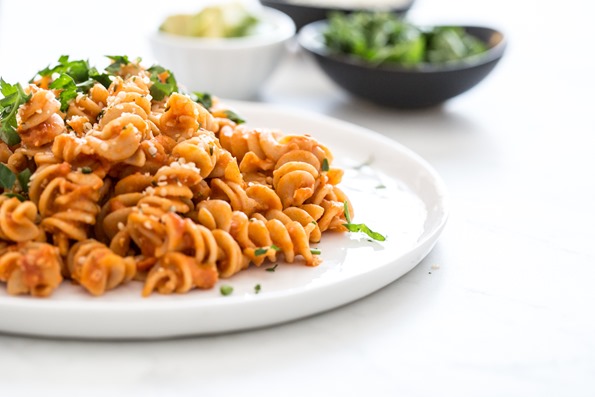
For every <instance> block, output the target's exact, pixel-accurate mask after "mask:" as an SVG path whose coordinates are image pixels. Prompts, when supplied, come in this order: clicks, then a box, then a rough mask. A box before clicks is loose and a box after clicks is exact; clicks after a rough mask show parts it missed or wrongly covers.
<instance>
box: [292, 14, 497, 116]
mask: <svg viewBox="0 0 595 397" xmlns="http://www.w3.org/2000/svg"><path fill="white" fill-rule="evenodd" d="M298 39H299V42H300V45H301V46H302V48H304V49H305V50H306V51H308V52H310V53H311V54H313V56H314V57H315V59H316V60H317V62H318V64H319V65H320V66H321V68H322V69H323V70H324V72H325V73H326V74H327V75H328V76H329V77H330V78H331V79H332V80H333V81H334V82H335V83H337V84H338V85H339V86H341V87H342V88H344V89H345V90H347V91H349V92H351V93H352V94H354V95H356V96H358V97H362V98H366V99H368V100H371V101H373V102H376V103H378V104H382V105H387V106H393V107H400V108H420V107H429V106H434V105H438V104H440V103H442V102H444V101H446V100H448V99H450V98H452V97H454V96H457V95H459V94H461V93H463V92H465V91H467V90H469V89H470V88H472V87H473V86H475V85H476V84H477V83H479V82H480V81H481V80H483V79H484V78H485V76H487V75H488V74H489V73H490V71H491V70H492V69H493V68H494V67H495V66H496V64H497V63H498V61H499V60H500V58H501V57H502V55H503V54H504V49H505V46H506V42H505V40H504V37H503V35H502V34H501V33H500V32H498V31H496V30H494V29H490V28H487V27H476V26H434V27H423V28H422V27H418V26H415V25H413V24H411V23H408V22H406V21H404V20H403V19H402V18H400V17H399V16H397V15H395V14H391V13H365V12H361V13H353V14H349V15H345V14H339V13H333V14H330V15H329V19H328V20H325V21H318V22H314V23H312V24H309V25H307V26H305V27H304V28H303V29H302V31H300V34H299V38H298Z"/></svg>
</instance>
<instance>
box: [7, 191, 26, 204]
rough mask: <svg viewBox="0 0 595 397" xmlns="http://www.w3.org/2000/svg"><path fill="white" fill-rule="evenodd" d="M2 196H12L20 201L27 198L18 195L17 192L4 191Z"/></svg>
mask: <svg viewBox="0 0 595 397" xmlns="http://www.w3.org/2000/svg"><path fill="white" fill-rule="evenodd" d="M3 196H6V197H9V198H13V197H14V198H16V199H17V200H19V201H20V202H21V203H22V202H23V201H26V200H27V199H26V198H25V197H24V196H22V195H20V194H18V193H4V194H3Z"/></svg>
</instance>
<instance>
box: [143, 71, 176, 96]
mask: <svg viewBox="0 0 595 397" xmlns="http://www.w3.org/2000/svg"><path fill="white" fill-rule="evenodd" d="M147 71H148V72H149V73H151V81H152V82H153V85H152V86H151V88H150V92H151V95H152V96H153V99H155V100H156V101H160V100H162V99H163V98H165V97H166V96H169V95H171V94H172V93H173V92H177V91H178V83H177V82H176V78H175V77H174V75H173V73H172V72H171V71H169V70H167V69H165V68H164V67H163V66H159V65H153V66H151V67H150V68H149V69H147Z"/></svg>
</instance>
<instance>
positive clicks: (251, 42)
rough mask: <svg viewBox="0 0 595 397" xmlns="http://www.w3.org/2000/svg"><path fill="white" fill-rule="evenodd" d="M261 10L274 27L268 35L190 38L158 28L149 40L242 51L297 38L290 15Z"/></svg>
mask: <svg viewBox="0 0 595 397" xmlns="http://www.w3.org/2000/svg"><path fill="white" fill-rule="evenodd" d="M261 10H262V11H261V13H259V15H258V16H259V17H261V18H264V20H266V22H270V23H271V24H272V25H273V30H272V31H270V32H269V33H267V34H254V35H248V36H242V37H189V36H182V35H177V34H173V33H168V32H163V31H161V30H159V28H157V29H155V30H154V31H153V32H151V34H150V36H149V38H150V39H151V40H153V41H154V42H160V43H162V44H166V45H170V46H175V47H184V48H191V49H192V48H210V49H222V48H226V49H227V48H229V49H241V48H253V47H260V46H266V45H272V44H276V43H281V42H284V41H286V40H288V39H290V38H292V37H293V36H295V34H296V26H295V23H294V22H293V20H292V19H291V18H290V17H289V15H287V14H285V13H284V12H281V11H279V10H276V9H274V8H271V7H264V6H263V7H261Z"/></svg>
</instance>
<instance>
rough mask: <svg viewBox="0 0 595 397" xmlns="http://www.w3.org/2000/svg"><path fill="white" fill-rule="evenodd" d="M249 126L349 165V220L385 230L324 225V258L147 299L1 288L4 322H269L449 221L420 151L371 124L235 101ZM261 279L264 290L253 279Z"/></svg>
mask: <svg viewBox="0 0 595 397" xmlns="http://www.w3.org/2000/svg"><path fill="white" fill-rule="evenodd" d="M233 106H234V107H235V109H236V110H237V112H238V113H239V114H240V115H242V116H243V117H244V118H246V119H247V120H248V123H249V124H250V125H254V126H259V127H267V128H269V127H270V128H280V129H282V130H283V131H284V132H286V133H307V134H311V135H312V136H314V137H316V138H318V139H319V140H320V141H321V142H323V143H325V144H326V145H327V146H329V148H330V149H331V150H332V151H333V154H334V155H335V162H334V164H333V165H338V166H341V167H343V168H344V169H345V171H346V172H345V177H344V179H343V182H342V184H341V186H342V187H343V188H344V191H345V192H346V193H347V194H348V195H349V197H350V199H351V201H352V203H353V206H354V208H355V217H354V219H353V220H352V221H353V223H365V224H367V225H368V226H369V227H370V228H372V229H373V230H375V231H377V232H380V233H382V234H384V235H387V236H388V237H387V240H386V241H385V242H375V241H371V240H369V238H368V237H367V236H365V235H360V234H336V233H335V234H324V235H323V239H322V242H321V243H320V244H317V245H316V247H318V248H320V250H321V252H322V254H321V258H322V259H323V262H322V264H320V265H319V266H318V267H315V268H309V267H306V266H304V265H302V264H301V263H294V264H284V263H281V264H279V266H278V267H277V268H276V270H275V271H274V272H271V271H267V270H266V268H269V267H271V265H270V264H265V265H263V266H261V267H260V268H251V269H249V270H247V271H244V272H241V273H240V274H238V275H236V276H234V277H232V278H231V279H228V280H224V281H222V282H220V284H228V285H231V286H233V288H234V291H233V294H232V295H229V296H223V295H221V294H220V292H219V286H217V287H216V288H214V289H212V290H208V291H201V290H194V291H192V292H191V293H188V294H184V295H167V296H161V295H158V294H154V295H152V296H151V297H149V298H141V296H140V290H141V284H140V283H136V282H133V283H130V284H128V285H126V286H124V287H120V288H118V289H116V290H114V291H111V292H108V293H107V294H105V295H104V296H101V297H97V298H95V297H92V296H90V295H89V294H87V293H86V292H84V291H83V290H82V289H81V288H80V287H75V286H73V285H70V284H69V283H68V282H66V283H64V284H63V285H61V286H60V288H59V289H58V290H57V291H56V292H55V293H54V294H53V295H52V296H51V297H50V298H47V299H37V298H31V297H27V296H18V297H13V296H8V295H7V294H6V291H5V288H4V287H3V286H1V287H0V331H4V332H11V333H20V334H29V335H42V336H52V337H76V338H102V339H103V338H105V339H107V338H118V339H129V338H158V337H173V336H180V335H199V334H211V333H219V332H226V331H237V330H243V329H249V328H254V327H261V326H268V325H272V324H278V323H281V322H286V321H290V320H295V319H299V318H302V317H305V316H309V315H313V314H316V313H320V312H323V311H325V310H329V309H333V308H336V307H338V306H340V305H343V304H346V303H349V302H352V301H354V300H357V299H359V298H362V297H364V296H366V295H368V294H370V293H372V292H374V291H377V290H378V289H380V288H382V287H384V286H385V285H387V284H389V283H391V282H393V281H394V280H396V279H397V278H399V277H401V276H402V275H404V274H405V273H407V272H408V271H409V270H411V269H412V268H413V267H414V266H415V265H416V264H418V263H419V262H420V261H421V260H422V259H423V258H424V257H425V256H426V255H427V254H428V252H429V251H430V250H431V249H432V247H433V246H434V244H435V242H436V240H437V239H438V236H439V234H440V232H441V230H442V228H443V226H444V224H445V222H446V216H447V211H446V204H445V191H444V187H443V184H442V182H441V180H440V178H439V177H438V175H437V174H436V173H435V172H434V171H433V170H432V168H431V167H430V166H429V165H428V164H427V163H426V162H425V161H424V160H422V159H421V158H420V157H419V156H417V155H416V154H414V153H412V152H411V151H410V150H408V149H406V148H405V147H403V146H401V145H399V144H397V143H395V142H394V141H392V140H390V139H388V138H385V137H383V136H381V135H379V134H377V133H374V132H372V131H369V130H366V129H363V128H360V127H357V126H354V125H352V124H348V123H345V122H341V121H338V120H335V119H331V118H328V117H324V116H320V115H315V114H312V113H304V112H303V111H297V110H290V109H284V108H278V107H273V106H271V105H264V104H255V103H242V102H233ZM256 285H260V292H259V293H256V291H255V287H256Z"/></svg>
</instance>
